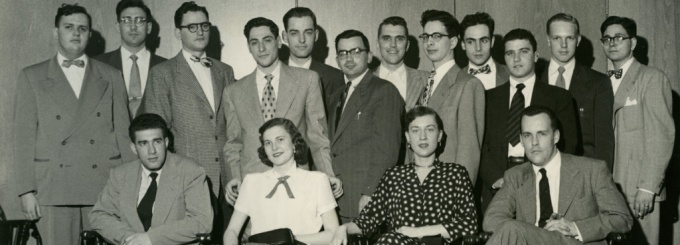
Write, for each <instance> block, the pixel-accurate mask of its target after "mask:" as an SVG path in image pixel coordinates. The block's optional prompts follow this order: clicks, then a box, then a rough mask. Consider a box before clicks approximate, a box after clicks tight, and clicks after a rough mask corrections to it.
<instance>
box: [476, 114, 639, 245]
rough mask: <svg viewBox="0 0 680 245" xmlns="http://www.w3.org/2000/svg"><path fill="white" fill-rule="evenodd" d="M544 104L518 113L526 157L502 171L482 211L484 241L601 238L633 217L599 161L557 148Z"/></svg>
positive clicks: (594, 240)
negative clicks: (497, 187) (498, 184)
mask: <svg viewBox="0 0 680 245" xmlns="http://www.w3.org/2000/svg"><path fill="white" fill-rule="evenodd" d="M558 124H559V121H558V120H557V118H556V116H555V115H554V114H553V112H552V111H550V109H547V108H545V107H540V106H530V107H528V108H526V109H524V111H523V113H522V122H521V133H520V140H521V142H522V145H523V146H524V149H525V153H526V155H527V158H528V159H529V162H525V163H523V164H522V165H519V166H516V167H513V168H511V169H509V170H508V171H506V172H505V176H504V177H503V179H504V180H505V183H504V184H503V187H502V188H501V189H500V191H499V192H498V194H496V196H495V197H494V198H493V200H492V201H491V205H490V206H489V209H487V211H486V215H485V216H484V230H485V231H489V232H493V233H494V234H493V235H492V236H491V238H490V239H489V242H488V243H487V244H581V243H591V244H605V242H604V238H605V237H606V236H607V234H609V233H610V232H619V233H621V232H628V231H630V229H631V227H632V226H633V218H632V216H631V215H630V212H629V211H628V207H627V206H626V201H625V200H624V199H623V195H621V193H620V192H619V191H618V189H617V188H616V185H615V184H614V180H613V178H612V175H611V174H610V173H609V170H608V169H607V166H606V164H605V162H604V161H601V160H595V159H592V158H586V157H578V156H574V155H570V154H567V153H561V152H560V151H559V150H558V149H557V146H556V144H557V142H558V141H559V140H560V136H561V135H560V130H559V129H558Z"/></svg>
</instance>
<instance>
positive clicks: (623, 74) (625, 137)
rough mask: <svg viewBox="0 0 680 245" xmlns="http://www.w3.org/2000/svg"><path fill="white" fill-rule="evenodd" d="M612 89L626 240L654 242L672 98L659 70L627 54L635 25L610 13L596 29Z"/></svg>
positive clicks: (617, 173) (634, 42) (671, 137)
mask: <svg viewBox="0 0 680 245" xmlns="http://www.w3.org/2000/svg"><path fill="white" fill-rule="evenodd" d="M600 31H601V33H602V39H600V40H601V41H602V45H603V48H604V53H605V55H606V56H607V59H608V60H609V62H608V69H609V70H608V71H607V75H608V76H609V79H610V80H611V84H612V88H613V90H614V133H615V135H616V137H615V139H616V142H615V147H616V149H615V151H614V152H615V155H614V156H615V157H614V181H615V182H616V183H618V184H619V185H620V186H621V190H622V191H623V194H624V196H625V197H626V200H627V201H628V205H629V207H630V209H631V210H632V213H633V216H635V217H636V219H635V222H636V223H637V224H635V226H639V227H640V228H641V229H633V231H632V233H631V241H630V244H659V221H660V216H659V213H660V211H659V208H660V204H659V203H660V202H661V201H664V200H665V199H666V190H665V189H664V188H663V187H664V184H663V183H664V176H665V172H666V167H667V166H668V162H669V160H670V157H671V154H672V151H673V143H674V140H675V139H674V136H675V125H674V122H673V118H672V116H671V113H672V103H673V99H672V97H671V86H670V82H669V81H668V77H666V74H664V73H663V71H661V70H659V69H657V68H654V67H649V66H645V65H642V64H640V62H638V61H637V60H636V59H635V58H634V57H633V50H634V49H635V46H636V45H637V38H636V36H637V25H636V23H635V21H634V20H632V19H630V18H626V17H619V16H610V17H608V18H607V19H605V21H604V22H603V23H602V25H601V27H600Z"/></svg>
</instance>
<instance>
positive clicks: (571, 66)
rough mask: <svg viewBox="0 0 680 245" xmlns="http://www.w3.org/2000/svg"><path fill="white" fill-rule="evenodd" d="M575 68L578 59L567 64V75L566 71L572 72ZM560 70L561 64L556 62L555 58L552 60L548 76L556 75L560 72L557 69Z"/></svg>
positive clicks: (565, 68)
mask: <svg viewBox="0 0 680 245" xmlns="http://www.w3.org/2000/svg"><path fill="white" fill-rule="evenodd" d="M574 66H576V59H571V60H570V61H569V62H567V64H566V65H564V70H565V73H566V71H571V70H573V69H574ZM558 68H560V64H559V63H557V61H555V58H550V65H548V72H549V73H548V74H551V75H552V74H555V73H557V72H559V71H558V70H557V69H558Z"/></svg>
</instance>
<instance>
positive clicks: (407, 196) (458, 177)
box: [354, 162, 477, 245]
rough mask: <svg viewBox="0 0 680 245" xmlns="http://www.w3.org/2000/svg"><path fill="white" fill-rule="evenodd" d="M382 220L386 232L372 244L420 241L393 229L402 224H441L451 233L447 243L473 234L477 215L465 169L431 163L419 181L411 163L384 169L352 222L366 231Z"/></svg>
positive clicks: (417, 242) (375, 227)
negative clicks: (368, 198) (387, 230)
mask: <svg viewBox="0 0 680 245" xmlns="http://www.w3.org/2000/svg"><path fill="white" fill-rule="evenodd" d="M384 221H387V222H389V223H388V229H389V231H390V232H388V233H385V234H383V235H382V236H381V237H380V239H379V240H378V242H377V243H376V244H409V245H410V244H418V245H420V244H423V243H421V242H420V241H419V240H418V239H413V238H409V237H407V236H404V235H402V234H401V233H398V232H396V230H397V229H399V228H400V227H402V226H410V227H421V226H428V225H440V224H441V225H443V226H444V228H446V230H447V231H448V233H449V235H450V236H451V239H447V242H448V243H450V242H452V241H454V240H456V239H457V238H459V237H461V236H466V235H471V234H474V233H476V230H477V214H476V211H475V206H474V201H473V195H472V183H471V182H470V178H469V177H468V173H467V171H466V170H465V168H464V167H462V166H460V165H458V164H455V163H441V162H435V164H434V169H432V170H431V171H430V173H429V174H428V175H427V177H426V178H425V180H424V181H423V183H422V184H421V183H420V181H419V180H418V176H417V174H416V172H415V167H414V164H413V163H411V164H408V165H400V166H395V167H392V168H390V169H388V170H387V171H386V172H385V174H384V175H383V177H382V179H381V180H380V184H379V185H378V188H377V189H376V191H375V193H373V196H372V198H371V202H370V203H369V204H368V205H366V207H365V208H364V209H363V210H362V211H361V215H360V216H359V218H357V219H356V220H355V221H354V223H356V224H357V226H359V228H361V230H362V231H363V233H364V234H370V233H373V232H375V231H376V229H377V228H378V226H379V225H380V224H381V223H382V222H384Z"/></svg>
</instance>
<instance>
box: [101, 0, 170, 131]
mask: <svg viewBox="0 0 680 245" xmlns="http://www.w3.org/2000/svg"><path fill="white" fill-rule="evenodd" d="M116 17H117V18H118V19H117V25H118V32H119V33H120V37H121V44H120V48H118V49H116V50H114V51H111V52H108V53H105V54H102V55H99V56H97V57H94V58H95V59H97V60H99V61H101V62H104V63H106V64H109V65H110V66H113V67H114V68H116V69H118V70H120V71H122V72H123V78H124V80H125V87H126V88H127V95H128V109H129V110H130V119H133V118H134V117H135V115H136V114H137V109H139V105H140V103H141V102H142V95H143V94H144V88H145V87H146V80H147V78H148V74H149V69H151V67H153V66H155V65H157V64H159V63H161V62H163V61H165V60H166V59H165V58H163V57H160V56H158V55H156V54H152V53H151V52H149V50H147V49H146V46H145V43H146V36H147V35H148V34H149V33H151V26H152V25H151V22H152V17H151V10H149V7H147V6H146V4H144V2H143V1H141V0H123V1H120V2H118V5H116Z"/></svg>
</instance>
